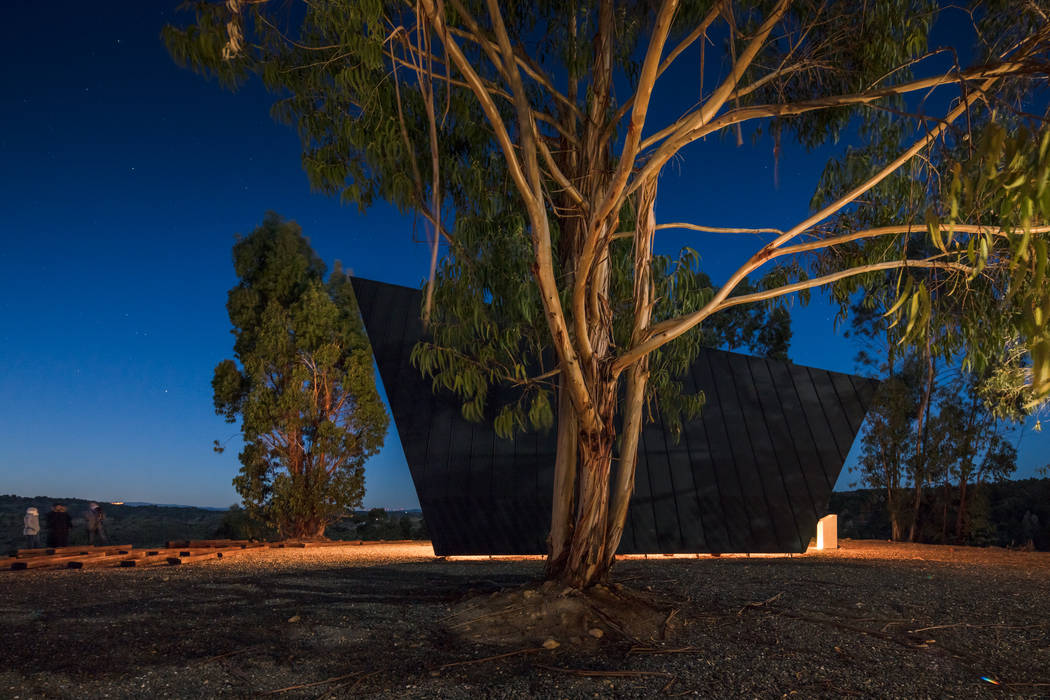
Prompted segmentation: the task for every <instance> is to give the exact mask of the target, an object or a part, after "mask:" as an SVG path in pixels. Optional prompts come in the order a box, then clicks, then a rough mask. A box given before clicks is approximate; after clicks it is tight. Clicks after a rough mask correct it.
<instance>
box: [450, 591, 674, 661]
mask: <svg viewBox="0 0 1050 700" xmlns="http://www.w3.org/2000/svg"><path fill="white" fill-rule="evenodd" d="M676 612H677V610H676V609H675V608H674V606H672V605H671V604H670V603H669V602H667V601H665V600H662V599H659V598H657V597H656V596H655V595H653V594H651V593H647V592H641V591H635V590H631V589H628V588H625V587H623V586H619V585H616V584H614V585H612V586H608V587H606V586H592V587H591V588H588V589H586V590H582V591H581V590H578V589H574V588H570V587H566V586H564V585H562V584H559V583H556V582H553V581H546V582H544V583H541V584H533V585H529V586H525V587H522V588H513V589H508V590H503V591H498V592H496V593H493V594H492V595H490V596H487V597H479V598H473V599H471V600H468V601H465V602H464V603H461V604H460V605H459V606H457V607H456V608H455V609H454V611H453V614H452V616H451V617H450V618H449V619H448V621H447V624H448V629H449V630H450V631H452V632H453V633H455V634H458V635H460V636H462V637H465V638H467V639H470V640H472V641H482V642H485V643H487V644H492V645H496V646H507V647H518V648H536V647H540V646H543V647H546V648H548V649H551V648H554V647H557V646H560V645H562V644H569V645H572V646H574V647H594V646H597V645H598V644H601V643H603V640H604V641H606V642H607V641H608V640H616V641H625V642H629V643H631V644H632V645H634V646H647V645H651V644H652V643H653V642H656V641H663V640H664V639H665V638H666V637H668V636H669V635H670V634H672V633H673V630H674V627H675V625H674V623H675V614H676Z"/></svg>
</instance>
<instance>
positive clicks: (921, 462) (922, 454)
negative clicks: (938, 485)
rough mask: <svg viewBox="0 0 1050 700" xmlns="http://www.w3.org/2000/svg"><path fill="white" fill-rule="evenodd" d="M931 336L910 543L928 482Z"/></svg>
mask: <svg viewBox="0 0 1050 700" xmlns="http://www.w3.org/2000/svg"><path fill="white" fill-rule="evenodd" d="M930 342H931V341H930V336H929V334H927V336H926V362H927V366H926V386H925V387H924V388H923V393H922V404H921V405H920V406H919V415H918V418H917V419H916V426H915V432H916V434H917V435H916V437H918V444H919V455H918V460H917V462H916V465H915V474H914V478H915V502H914V503H913V505H912V511H911V527H910V528H909V530H908V541H909V542H915V541H916V540H917V539H918V536H919V508H920V506H921V505H922V487H923V485H924V483H925V481H926V433H927V432H928V431H927V428H928V426H929V413H930V397H931V396H932V394H933V375H934V365H933V354H932V352H931V348H930Z"/></svg>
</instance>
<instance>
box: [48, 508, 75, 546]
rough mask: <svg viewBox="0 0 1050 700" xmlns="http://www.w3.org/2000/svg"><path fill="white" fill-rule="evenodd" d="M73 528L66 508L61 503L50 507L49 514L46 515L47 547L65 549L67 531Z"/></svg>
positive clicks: (67, 536)
mask: <svg viewBox="0 0 1050 700" xmlns="http://www.w3.org/2000/svg"><path fill="white" fill-rule="evenodd" d="M72 527H73V519H72V518H70V517H69V513H67V512H66V507H65V506H64V505H62V504H61V503H55V504H54V505H52V506H51V512H50V513H48V514H47V546H48V547H65V546H67V545H69V531H70V530H71V529H72Z"/></svg>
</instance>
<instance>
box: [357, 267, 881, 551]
mask: <svg viewBox="0 0 1050 700" xmlns="http://www.w3.org/2000/svg"><path fill="white" fill-rule="evenodd" d="M353 284H354V290H355V292H356V294H357V299H358V305H359V306H360V308H361V314H362V317H363V319H364V323H365V328H366V330H367V332H368V336H369V339H370V340H371V343H372V349H373V351H374V353H375V357H376V364H377V365H378V367H379V374H380V376H381V377H382V379H383V384H384V386H385V388H386V392H387V397H388V399H389V400H390V407H391V409H392V411H393V414H394V423H395V425H396V426H397V430H398V433H399V435H400V437H401V441H402V445H403V447H404V449H405V458H406V459H407V461H408V466H409V470H410V471H411V474H412V480H413V482H414V484H415V486H416V491H417V493H418V494H419V502H420V507H421V508H422V510H423V516H424V517H425V518H426V521H427V525H428V528H429V530H430V534H431V538H432V540H433V543H434V551H435V552H436V553H437V554H439V555H455V554H460V555H462V554H542V553H544V552H545V551H546V535H547V531H548V529H549V525H550V511H551V501H552V494H551V489H552V488H553V482H554V456H555V449H556V442H555V435H554V431H553V430H551V431H546V432H535V433H528V434H525V435H519V436H517V437H516V438H515V439H514V440H503V439H501V438H499V437H497V436H496V434H495V431H494V430H493V429H492V426H491V424H490V423H470V422H468V421H466V420H465V419H464V418H463V417H462V415H461V413H460V405H459V402H458V401H457V400H456V398H455V397H454V396H451V395H449V394H448V393H444V392H439V393H438V394H436V395H435V394H434V392H433V390H432V387H431V384H430V382H429V381H428V380H426V379H424V378H423V377H422V376H421V375H420V374H419V372H418V371H417V370H416V369H415V368H413V367H412V366H411V363H410V361H409V357H410V354H411V351H412V347H413V346H414V344H415V343H416V342H417V341H418V340H420V339H421V338H422V337H423V327H422V324H421V322H420V320H419V308H420V303H421V294H420V292H418V291H416V290H412V289H408V288H406V287H398V286H395V285H390V284H385V283H382V282H373V281H370V280H363V279H358V278H355V279H354V280H353ZM683 380H684V382H685V385H686V390H687V391H696V390H698V389H699V390H703V391H704V392H705V393H706V395H707V405H706V406H705V408H704V411H703V413H702V415H701V416H700V418H698V419H696V420H693V421H688V422H686V424H685V425H684V426H683V429H682V434H681V436H680V439H679V440H678V441H677V442H676V441H675V440H674V439H672V437H671V435H670V431H669V430H668V429H667V427H666V425H665V424H664V422H663V421H662V419H661V418H660V417H659V416H656V420H655V422H653V423H650V424H648V425H646V426H645V427H644V429H643V431H642V435H641V441H640V446H639V454H638V470H637V475H636V483H635V492H634V495H633V497H632V499H631V506H630V510H629V513H628V521H627V525H626V528H625V531H624V536H623V540H622V541H621V544H620V549H619V551H620V552H621V553H649V552H667V553H670V552H800V551H804V550H805V547H806V544H807V543H808V541H809V538H810V537H811V536H812V535H813V532H814V528H815V525H816V521H817V519H818V517H819V516H821V515H823V514H824V512H825V510H826V508H827V502H828V499H829V497H830V495H831V489H832V487H833V485H834V483H835V481H836V479H837V478H838V474H839V472H840V471H841V469H842V464H843V462H844V461H845V458H846V454H847V453H848V451H849V447H850V445H851V444H852V442H853V439H854V437H855V436H856V433H857V431H858V430H859V427H860V423H861V421H862V420H863V418H864V414H865V412H866V410H867V406H868V405H869V403H870V402H871V399H872V396H873V395H874V392H875V389H876V388H877V386H878V382H876V381H874V380H870V379H865V378H862V377H854V376H850V375H844V374H837V373H834V372H827V371H825V370H820V369H814V368H808V367H802V366H800V365H794V364H791V363H787V362H778V361H773V360H763V359H760V358H755V357H749V356H747V355H742V354H739V353H731V352H725V351H721V350H705V351H703V353H701V355H700V356H699V357H698V358H697V361H696V363H695V364H694V366H693V367H692V368H691V371H690V372H689V374H688V376H686V377H684V378H683Z"/></svg>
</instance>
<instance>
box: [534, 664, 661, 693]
mask: <svg viewBox="0 0 1050 700" xmlns="http://www.w3.org/2000/svg"><path fill="white" fill-rule="evenodd" d="M533 665H534V666H535V667H536V668H543V669H546V670H548V671H558V672H559V673H568V674H569V675H572V676H583V677H586V678H641V677H646V676H652V677H657V678H667V679H669V680H668V682H667V684H666V685H664V687H663V689H662V690H663V692H667V689H668V688H670V687H671V686H672V685H673V684H674V682H675V680H677V678H678V677H677V676H675V675H674V674H673V673H668V672H667V671H602V670H592V669H586V668H564V667H562V666H548V665H547V664H533Z"/></svg>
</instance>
